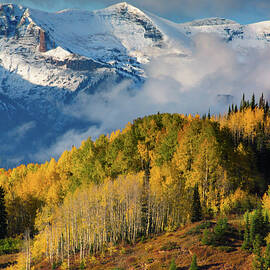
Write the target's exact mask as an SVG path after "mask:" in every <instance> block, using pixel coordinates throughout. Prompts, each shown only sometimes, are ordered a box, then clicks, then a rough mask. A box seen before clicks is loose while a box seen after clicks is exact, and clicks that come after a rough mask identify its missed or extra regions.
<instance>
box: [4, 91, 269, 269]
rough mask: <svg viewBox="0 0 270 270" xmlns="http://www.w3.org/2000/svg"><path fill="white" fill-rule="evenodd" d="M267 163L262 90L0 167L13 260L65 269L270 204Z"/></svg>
mask: <svg viewBox="0 0 270 270" xmlns="http://www.w3.org/2000/svg"><path fill="white" fill-rule="evenodd" d="M269 162H270V112H269V106H268V103H267V102H266V101H265V99H264V97H263V95H262V96H261V98H260V99H259V101H258V102H256V101H255V97H254V96H253V97H252V99H251V101H246V100H245V97H244V96H243V99H242V101H241V104H240V106H239V109H238V107H237V106H234V105H232V106H230V108H229V111H228V113H227V114H225V115H210V113H209V114H208V115H204V116H202V117H201V116H199V115H195V116H192V115H181V114H167V113H165V114H160V113H158V114H155V115H150V116H146V117H143V118H138V119H136V120H134V121H133V123H128V124H127V125H126V127H125V128H124V129H123V130H117V131H115V132H113V133H112V134H110V135H101V136H100V137H99V138H98V139H97V140H95V141H93V140H91V138H88V139H87V140H86V141H84V142H82V144H81V146H80V147H79V148H75V147H73V148H72V150H71V151H65V152H64V153H63V154H62V155H61V157H60V158H59V160H58V161H56V160H55V159H51V160H50V161H49V162H46V163H44V164H29V165H27V166H25V165H21V166H19V167H17V168H14V169H10V170H4V169H1V171H0V185H1V186H2V188H3V190H4V192H5V204H6V211H7V219H8V222H7V224H8V226H7V234H6V236H9V237H21V236H23V235H24V238H25V239H26V245H25V246H26V247H25V249H24V250H25V253H24V254H23V256H21V258H20V261H19V263H18V264H17V268H18V269H30V265H34V264H36V263H38V262H40V261H41V260H44V259H46V260H48V261H49V262H50V264H51V265H52V266H55V265H58V264H62V265H65V267H66V268H67V269H69V264H70V257H71V256H72V254H79V256H80V259H81V261H83V260H84V258H85V257H87V256H88V255H89V254H95V253H97V252H104V251H106V250H108V249H110V248H112V247H113V246H114V245H117V244H118V243H121V242H123V241H124V242H128V243H135V242H136V241H137V239H138V238H142V237H148V236H150V235H153V234H157V233H160V232H163V231H173V230H175V229H176V228H178V227H180V226H182V225H184V224H187V223H189V222H193V221H197V220H201V219H207V218H213V217H217V216H221V215H223V216H229V215H240V214H244V213H245V212H246V211H251V210H253V209H256V208H258V207H260V206H262V207H263V208H264V209H266V210H267V211H268V209H270V193H268V192H267V190H268V185H270V167H269V165H268V164H269ZM262 198H263V203H262ZM14 267H15V266H13V269H14Z"/></svg>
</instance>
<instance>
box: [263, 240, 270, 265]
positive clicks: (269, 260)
mask: <svg viewBox="0 0 270 270" xmlns="http://www.w3.org/2000/svg"><path fill="white" fill-rule="evenodd" d="M269 268H270V245H269V244H268V245H267V247H266V250H265V253H264V269H269Z"/></svg>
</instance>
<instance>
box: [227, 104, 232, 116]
mask: <svg viewBox="0 0 270 270" xmlns="http://www.w3.org/2000/svg"><path fill="white" fill-rule="evenodd" d="M231 113H232V110H231V106H229V110H228V116H230V115H231Z"/></svg>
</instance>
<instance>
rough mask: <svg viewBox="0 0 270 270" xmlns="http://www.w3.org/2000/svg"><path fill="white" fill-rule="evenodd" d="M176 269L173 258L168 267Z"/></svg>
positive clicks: (170, 269)
mask: <svg viewBox="0 0 270 270" xmlns="http://www.w3.org/2000/svg"><path fill="white" fill-rule="evenodd" d="M176 269H177V266H176V264H175V259H173V260H172V262H171V264H170V268H169V270H176Z"/></svg>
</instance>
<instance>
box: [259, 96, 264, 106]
mask: <svg viewBox="0 0 270 270" xmlns="http://www.w3.org/2000/svg"><path fill="white" fill-rule="evenodd" d="M264 107H265V100H264V97H263V93H262V95H261V97H260V101H259V108H260V109H264Z"/></svg>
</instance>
